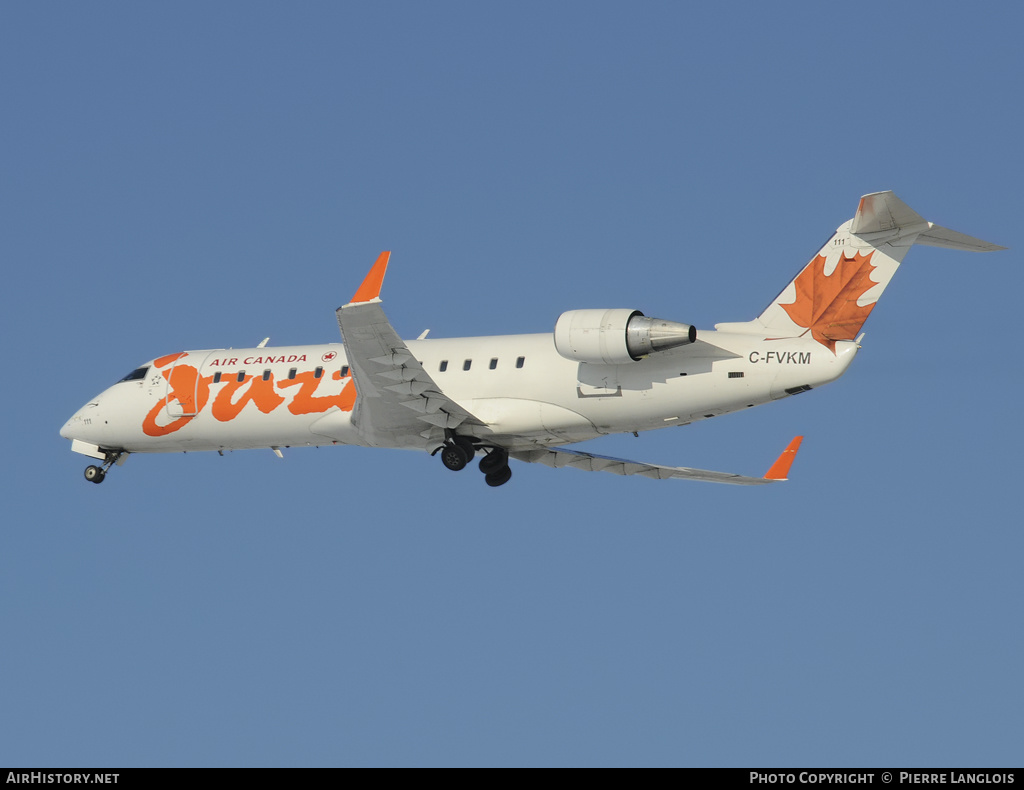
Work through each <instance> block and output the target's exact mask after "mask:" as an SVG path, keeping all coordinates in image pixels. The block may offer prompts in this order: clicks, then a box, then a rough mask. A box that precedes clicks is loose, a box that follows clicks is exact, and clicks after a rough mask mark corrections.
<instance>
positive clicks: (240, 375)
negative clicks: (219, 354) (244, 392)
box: [238, 370, 245, 381]
mask: <svg viewBox="0 0 1024 790" xmlns="http://www.w3.org/2000/svg"><path fill="white" fill-rule="evenodd" d="M238 380H239V381H245V371H244V370H240V371H238Z"/></svg>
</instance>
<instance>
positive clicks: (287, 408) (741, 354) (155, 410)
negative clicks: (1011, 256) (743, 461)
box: [60, 192, 1005, 486]
mask: <svg viewBox="0 0 1024 790" xmlns="http://www.w3.org/2000/svg"><path fill="white" fill-rule="evenodd" d="M914 244H923V245H929V246H933V247H947V248H951V249H955V250H965V251H972V252H990V251H994V250H1001V249H1005V248H1004V247H999V246H997V245H994V244H989V243H987V242H984V241H981V240H980V239H976V238H972V237H971V236H966V235H964V234H962V233H958V232H956V231H952V230H948V229H947V228H943V227H941V226H939V225H935V224H934V223H931V222H928V221H927V220H925V219H924V218H923V217H921V216H920V215H919V214H917V213H916V212H914V211H913V210H912V209H911V208H910V207H909V206H907V205H906V204H905V203H904V202H903V201H901V200H900V199H899V198H897V197H896V196H895V195H894V194H893V193H892V192H876V193H873V194H870V195H865V196H864V197H863V198H861V201H860V204H859V205H858V207H857V213H856V216H854V218H853V219H851V220H849V221H847V222H845V223H844V224H843V225H841V226H840V227H839V229H838V230H837V231H836V232H835V234H834V235H833V236H832V237H831V238H830V239H829V240H828V242H827V243H826V244H825V246H824V247H822V248H821V250H820V251H819V252H818V254H817V255H815V256H814V258H813V259H812V260H811V261H810V263H808V264H807V265H806V266H805V267H804V268H803V269H802V270H801V271H800V273H799V274H798V275H797V276H796V277H795V278H794V279H793V280H792V282H790V283H789V284H788V285H787V286H786V287H785V288H784V289H783V290H782V292H781V293H780V294H779V295H778V297H776V298H775V299H774V300H773V301H772V302H771V303H770V304H769V305H768V307H767V308H765V310H764V312H762V313H761V314H760V315H759V316H757V317H756V318H754V319H753V320H751V321H746V322H739V323H720V324H716V325H715V328H714V329H713V330H700V331H698V330H697V329H695V328H694V327H693V326H691V325H689V324H683V323H677V322H675V321H666V320H662V319H660V318H650V317H648V316H645V315H644V314H643V313H642V312H640V311H639V310H635V309H631V308H611V309H603V308H602V309H589V310H571V311H569V312H566V313H563V314H562V315H561V316H560V317H559V318H558V320H557V321H556V323H555V327H554V332H553V333H542V334H528V335H499V336H491V337H460V338H447V339H435V338H427V337H426V333H424V334H423V335H421V336H420V337H419V338H417V339H416V340H402V339H401V338H400V337H399V336H398V334H397V332H396V331H395V330H394V329H393V328H392V326H391V324H390V322H389V321H388V318H387V316H386V315H385V313H384V310H383V308H382V306H381V299H380V292H381V286H382V284H383V281H384V274H385V272H386V271H387V267H388V262H389V260H390V253H389V252H383V253H381V254H380V256H379V257H378V258H377V260H376V262H375V263H374V264H373V267H372V268H371V269H370V271H369V274H367V275H366V278H365V279H364V280H363V282H362V284H361V285H360V286H359V288H358V290H357V291H356V292H355V295H354V296H353V297H352V299H351V300H350V301H349V302H348V303H347V304H345V305H343V306H342V307H339V308H338V309H337V311H336V312H337V319H338V327H339V328H340V330H341V337H342V341H343V342H342V343H325V344H319V345H308V346H285V347H268V346H267V345H266V342H267V341H264V342H263V343H261V344H259V346H257V347H256V348H246V349H207V350H200V351H181V352H178V353H173V354H165V355H163V356H160V357H157V358H155V359H151V360H149V361H148V362H145V363H143V364H142V365H139V366H138V367H136V368H134V369H133V370H132V371H131V372H130V373H129V374H128V375H127V376H125V377H124V378H123V379H121V380H120V381H119V382H117V383H116V384H114V385H113V386H112V387H110V388H109V389H107V390H105V391H104V392H102V393H100V394H99V395H97V396H96V397H95V398H93V399H92V400H90V401H89V402H88V403H86V404H85V405H84V406H82V408H80V409H79V410H78V411H77V412H75V414H74V415H73V416H72V417H71V419H70V420H68V421H67V423H66V424H65V425H64V427H63V428H61V431H60V433H61V436H63V437H65V438H67V439H70V440H71V449H72V450H73V451H75V452H78V453H82V454H83V455H86V456H89V457H91V458H94V459H97V460H98V461H99V462H100V463H99V464H91V465H89V466H88V467H86V469H85V478H86V480H89V481H91V482H93V483H101V482H102V481H103V480H104V478H105V477H106V475H107V473H108V472H109V470H110V468H111V467H112V466H113V465H114V464H117V465H120V464H122V463H123V462H124V461H125V459H127V458H128V456H129V455H132V454H136V453H139V454H141V453H161V452H182V451H184V452H198V451H216V452H220V453H221V454H223V453H224V452H225V451H228V450H241V449H269V450H272V451H273V452H275V453H276V454H278V455H279V456H280V455H281V454H282V453H281V450H282V448H292V447H308V446H323V445H356V446H360V447H385V448H400V449H407V450H419V451H425V452H427V453H429V454H430V455H439V456H440V459H441V462H442V463H443V464H444V465H445V466H446V467H447V468H448V469H451V470H453V471H459V470H461V469H464V468H466V467H467V466H468V465H469V463H470V461H471V460H473V458H474V456H477V455H480V456H481V457H480V461H479V465H478V466H479V469H480V471H481V472H482V473H483V475H484V480H485V481H486V483H487V484H488V485H490V486H500V485H503V484H505V483H507V482H508V480H509V479H510V478H511V476H512V469H511V466H510V463H509V462H510V460H516V461H522V462H527V463H540V464H545V465H547V466H552V467H572V468H574V469H582V470H586V471H591V472H611V473H614V474H619V475H641V476H644V477H650V478H655V479H659V480H663V479H669V478H681V479H687V480H703V481H707V482H713V483H730V484H736V485H762V484H767V483H775V482H779V481H782V480H785V479H786V478H787V477H788V473H789V470H790V466H791V464H792V462H793V458H794V457H795V455H796V452H797V449H798V448H799V445H800V440H801V437H799V436H798V437H796V438H794V439H793V441H792V442H790V444H789V445H788V447H787V448H786V449H785V450H784V451H783V452H782V454H781V455H780V456H779V457H778V459H777V460H776V461H775V463H773V464H772V465H771V467H770V468H769V469H768V471H767V473H766V474H765V475H764V476H762V477H746V476H743V475H737V474H730V473H725V472H713V471H709V470H704V469H690V468H687V467H673V466H661V465H658V464H652V463H643V462H639V461H631V460H626V459H622V458H610V457H607V456H602V455H595V454H592V453H587V452H583V451H581V450H577V449H570V448H566V447H565V445H570V444H575V443H578V442H583V441H586V440H588V439H594V438H596V437H599V436H605V435H608V434H614V433H633V434H638V433H639V432H640V431H649V430H653V429H655V428H666V427H670V426H675V425H687V424H690V423H693V422H696V421H698V420H707V419H711V418H713V417H718V416H721V415H723V414H729V413H730V412H736V411H741V410H744V409H749V408H750V407H752V406H759V405H761V404H764V403H770V402H771V401H775V400H779V399H781V398H788V397H790V396H792V395H797V394H799V393H803V392H806V391H808V390H811V389H814V388H816V387H820V386H822V385H824V384H828V383H829V382H832V381H835V380H836V379H838V378H839V377H840V376H842V375H843V373H845V372H846V369H847V368H848V367H849V366H850V363H851V362H852V361H853V358H854V357H855V356H856V355H857V351H858V350H859V348H860V343H859V341H860V337H861V336H860V334H859V333H860V331H861V327H862V326H863V324H864V322H865V320H866V319H867V317H868V315H870V313H871V311H872V310H873V309H874V307H875V304H876V303H877V301H878V299H879V297H880V296H881V295H882V292H883V291H884V290H885V287H886V286H887V285H888V284H889V281H890V280H891V279H892V276H893V274H894V273H895V272H896V269H897V267H898V266H899V265H900V262H901V261H902V260H903V257H904V256H905V255H906V253H907V251H908V250H909V249H910V247H911V246H912V245H914Z"/></svg>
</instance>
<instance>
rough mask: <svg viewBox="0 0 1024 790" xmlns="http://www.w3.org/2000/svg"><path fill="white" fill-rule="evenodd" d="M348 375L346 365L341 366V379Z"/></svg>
mask: <svg viewBox="0 0 1024 790" xmlns="http://www.w3.org/2000/svg"><path fill="white" fill-rule="evenodd" d="M347 375H348V365H342V366H341V377H342V378H345V376H347Z"/></svg>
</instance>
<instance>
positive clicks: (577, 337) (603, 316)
mask: <svg viewBox="0 0 1024 790" xmlns="http://www.w3.org/2000/svg"><path fill="white" fill-rule="evenodd" d="M696 339H697V329H696V327H693V326H690V325H689V324H677V323H676V322H675V321H663V320H661V319H660V318H647V317H646V316H645V315H644V314H643V313H641V312H640V311H639V310H628V309H615V310H570V311H569V312H567V313H562V314H561V315H560V316H559V317H558V321H557V322H556V323H555V350H557V351H558V353H559V354H561V355H562V356H563V357H565V358H566V359H571V360H573V361H574V362H592V363H597V364H601V363H604V364H606V365H622V364H625V363H627V362H636V361H637V360H639V359H641V358H643V357H645V356H647V355H648V354H652V353H654V352H655V351H666V350H667V349H670V348H676V347H677V346H685V345H687V344H689V343H692V342H694V341H695V340H696Z"/></svg>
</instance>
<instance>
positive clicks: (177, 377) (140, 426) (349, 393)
mask: <svg viewBox="0 0 1024 790" xmlns="http://www.w3.org/2000/svg"><path fill="white" fill-rule="evenodd" d="M407 345H408V348H409V350H410V352H411V353H412V354H413V355H414V356H415V358H416V359H417V360H419V362H420V363H421V364H422V366H423V368H424V369H425V371H426V372H427V373H428V374H429V375H430V376H431V377H432V378H433V380H434V381H435V382H436V384H437V385H438V387H439V388H440V389H441V390H443V392H444V393H445V395H446V396H447V397H449V398H451V399H452V400H454V401H455V402H457V403H458V404H459V405H461V406H462V407H463V408H464V409H466V411H468V412H470V413H471V414H473V415H474V416H475V417H477V418H478V419H479V420H480V421H481V422H483V423H484V425H485V426H486V427H476V428H472V429H470V430H468V431H465V433H468V434H469V435H471V436H475V437H477V438H478V439H482V440H489V441H493V442H494V443H495V444H499V445H500V446H502V447H504V448H505V449H507V450H518V449H525V448H531V447H538V446H552V445H560V444H567V443H571V442H579V441H584V440H586V439H592V438H595V437H597V436H600V435H603V434H611V433H623V432H633V431H647V430H652V429H654V428H664V427H669V426H672V425H685V424H687V423H691V422H694V421H696V420H702V419H707V418H709V417H714V416H718V415H721V414H727V413H729V412H734V411H739V410H741V409H746V408H749V407H751V406H757V405H760V404H762V403H767V402H769V401H772V400H776V399H778V398H782V397H786V396H787V395H789V394H795V393H796V392H800V391H803V390H805V389H807V388H812V387H817V386H821V385H822V384H826V383H828V382H830V381H834V380H835V379H837V378H839V376H841V375H842V374H843V372H845V370H846V368H847V367H848V366H849V363H850V362H851V361H852V359H853V357H854V356H855V354H856V351H857V345H856V344H855V343H854V342H851V341H841V342H839V343H837V344H836V349H835V353H833V352H832V350H831V349H829V348H826V347H825V346H823V345H822V344H821V343H819V342H816V341H815V340H813V339H812V338H811V337H809V336H805V337H800V338H785V339H768V338H765V337H763V336H757V335H752V334H749V333H740V332H736V333H732V332H717V331H703V332H701V333H699V335H698V340H697V342H696V343H693V344H692V345H687V346H684V347H681V348H677V349H672V350H669V351H663V352H658V353H655V354H652V355H650V356H649V357H646V358H644V359H641V360H639V361H636V362H630V363H626V364H619V365H605V364H594V363H579V362H573V361H570V360H568V359H565V358H563V357H561V356H560V355H559V354H558V353H557V351H556V350H555V346H554V343H553V339H552V335H551V334H532V335H499V336H493V337H466V338H450V339H427V340H412V341H408V343H407ZM143 368H145V369H146V370H145V373H144V374H142V372H141V371H142V370H143ZM318 369H319V371H318ZM136 372H137V373H138V374H139V377H138V378H136V379H135V380H127V381H122V382H119V383H117V384H115V385H114V386H112V387H110V388H109V389H107V390H106V391H104V392H103V393H101V394H100V395H99V396H97V397H96V398H94V399H93V400H92V401H90V402H89V403H88V404H86V405H85V406H83V407H82V408H81V409H80V410H79V411H78V412H77V413H76V414H75V415H74V416H73V417H72V418H71V419H70V420H69V421H68V422H67V423H66V424H65V426H64V427H63V429H62V430H61V434H62V435H63V436H65V437H67V438H71V439H74V440H77V441H78V442H79V443H80V446H79V449H80V448H81V447H87V446H89V445H92V446H95V447H96V448H101V449H102V450H105V451H106V450H114V451H127V452H131V453H148V452H172V451H179V452H180V451H199V450H234V449H249V448H267V447H273V448H278V447H297V446H313V445H328V444H354V445H370V444H373V445H375V446H390V447H402V448H405V449H419V450H428V451H429V450H433V449H435V447H436V446H437V442H436V440H434V439H430V438H422V439H420V438H418V437H413V438H407V439H405V440H403V441H401V442H390V441H378V440H376V439H374V440H370V439H367V438H366V434H365V433H364V432H360V431H358V430H356V428H355V426H353V424H352V415H353V408H354V406H355V404H356V399H357V397H358V393H356V392H355V385H354V383H353V381H352V378H351V375H350V371H349V370H348V359H347V357H346V352H345V347H344V345H343V344H341V343H329V344H323V345H313V346H290V347H268V348H250V349H228V350H224V349H218V350H205V351H189V352H187V353H183V354H180V355H169V356H167V357H162V358H160V359H156V360H151V361H150V362H148V363H147V364H146V365H144V366H142V367H140V368H139V370H138V371H136Z"/></svg>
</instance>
